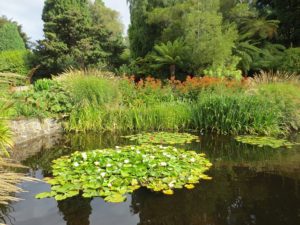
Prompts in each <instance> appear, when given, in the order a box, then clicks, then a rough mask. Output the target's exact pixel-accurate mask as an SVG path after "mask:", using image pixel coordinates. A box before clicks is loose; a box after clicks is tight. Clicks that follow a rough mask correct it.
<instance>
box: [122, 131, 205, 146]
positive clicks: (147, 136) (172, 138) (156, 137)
mask: <svg viewBox="0 0 300 225" xmlns="http://www.w3.org/2000/svg"><path fill="white" fill-rule="evenodd" d="M123 137H124V138H127V139H129V140H131V141H136V142H137V143H138V144H146V143H148V144H186V143H191V142H193V141H196V142H199V141H200V140H199V137H198V136H196V135H192V134H189V133H169V132H155V133H141V134H135V135H128V136H123Z"/></svg>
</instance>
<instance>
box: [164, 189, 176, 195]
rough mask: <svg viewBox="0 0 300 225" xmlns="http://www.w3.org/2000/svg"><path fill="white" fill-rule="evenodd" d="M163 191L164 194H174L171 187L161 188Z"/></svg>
mask: <svg viewBox="0 0 300 225" xmlns="http://www.w3.org/2000/svg"><path fill="white" fill-rule="evenodd" d="M163 193H164V194H165V195H173V194H174V191H173V190H171V189H168V190H163Z"/></svg>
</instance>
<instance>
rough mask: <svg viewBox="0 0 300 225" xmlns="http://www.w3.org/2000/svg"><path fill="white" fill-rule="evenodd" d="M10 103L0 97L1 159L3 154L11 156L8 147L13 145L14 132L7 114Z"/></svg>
mask: <svg viewBox="0 0 300 225" xmlns="http://www.w3.org/2000/svg"><path fill="white" fill-rule="evenodd" d="M9 107H10V106H9V105H8V104H7V103H4V102H2V101H1V99H0V159H1V158H2V156H9V154H8V151H7V148H8V147H12V145H13V142H12V133H11V131H10V129H9V127H8V123H7V120H6V119H7V115H8V111H9Z"/></svg>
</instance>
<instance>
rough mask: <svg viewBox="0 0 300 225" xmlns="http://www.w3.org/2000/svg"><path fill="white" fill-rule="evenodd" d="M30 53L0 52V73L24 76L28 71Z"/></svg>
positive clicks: (18, 51) (20, 51) (25, 51)
mask: <svg viewBox="0 0 300 225" xmlns="http://www.w3.org/2000/svg"><path fill="white" fill-rule="evenodd" d="M30 64H31V53H30V52H29V51H27V50H15V51H0V73H3V72H11V73H17V74H22V75H26V74H28V72H29V70H30Z"/></svg>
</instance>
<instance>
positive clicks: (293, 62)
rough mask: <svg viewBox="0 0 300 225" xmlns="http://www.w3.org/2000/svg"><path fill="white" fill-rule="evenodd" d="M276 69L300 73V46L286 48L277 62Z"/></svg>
mask: <svg viewBox="0 0 300 225" xmlns="http://www.w3.org/2000/svg"><path fill="white" fill-rule="evenodd" d="M277 69H278V70H281V71H287V72H295V73H298V74H300V48H289V49H286V50H285V51H284V53H283V54H282V57H281V58H280V59H279V60H278V62H277Z"/></svg>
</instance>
